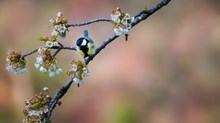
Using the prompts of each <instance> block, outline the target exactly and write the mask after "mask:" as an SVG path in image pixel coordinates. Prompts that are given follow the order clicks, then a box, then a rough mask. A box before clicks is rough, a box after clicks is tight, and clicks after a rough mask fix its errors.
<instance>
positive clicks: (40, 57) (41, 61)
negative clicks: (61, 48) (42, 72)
mask: <svg viewBox="0 0 220 123" xmlns="http://www.w3.org/2000/svg"><path fill="white" fill-rule="evenodd" d="M36 62H37V63H38V64H42V63H43V58H42V56H40V55H39V56H37V57H36Z"/></svg>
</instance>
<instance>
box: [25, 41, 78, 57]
mask: <svg viewBox="0 0 220 123" xmlns="http://www.w3.org/2000/svg"><path fill="white" fill-rule="evenodd" d="M59 44H60V43H59ZM38 49H39V48H36V49H34V50H32V51H30V52H28V53H25V54H22V56H21V59H25V57H27V56H29V55H32V54H33V53H35V52H37V51H38ZM51 49H57V51H56V52H57V53H58V52H59V51H60V50H62V49H64V50H76V47H71V46H63V45H62V46H61V45H60V46H53V47H51ZM58 50H59V51H58ZM56 52H55V53H56ZM55 53H54V54H53V56H54V57H55V56H56V54H57V53H56V54H55Z"/></svg>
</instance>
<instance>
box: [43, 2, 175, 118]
mask: <svg viewBox="0 0 220 123" xmlns="http://www.w3.org/2000/svg"><path fill="white" fill-rule="evenodd" d="M170 1H171V0H162V1H160V2H159V3H158V4H157V5H155V6H154V7H152V8H151V9H150V10H147V11H146V10H143V11H141V12H140V13H138V14H137V15H135V16H134V17H135V21H134V22H133V23H132V28H133V27H134V26H135V25H137V24H138V23H140V22H141V21H143V20H145V19H146V18H148V17H149V16H150V15H152V14H153V13H155V12H156V11H157V10H159V9H160V8H162V7H163V6H165V5H167V4H168V3H169V2H170ZM99 21H108V22H110V21H111V20H109V19H94V20H91V21H88V22H84V23H80V24H70V25H68V27H70V26H72V27H74V26H84V25H88V24H91V23H94V22H99ZM118 37H119V36H117V35H112V36H111V37H109V38H108V39H106V40H104V41H103V42H102V44H101V45H100V46H99V47H98V48H97V49H96V51H95V53H94V54H93V55H91V56H89V57H88V58H87V59H85V63H86V64H89V62H90V61H92V60H93V59H94V57H95V56H96V55H97V54H99V52H100V51H101V50H103V49H104V48H105V47H106V46H107V45H108V44H109V43H111V42H112V41H114V40H115V39H117V38H118ZM72 83H73V78H70V79H69V80H68V81H67V83H66V85H65V86H63V87H62V88H60V89H59V90H58V91H57V93H56V94H55V96H54V98H53V100H52V101H51V102H50V105H49V108H48V112H47V114H46V118H48V119H49V118H50V116H51V114H52V112H53V110H54V108H55V107H56V103H57V102H58V101H59V100H60V99H61V98H62V97H63V96H64V95H65V93H66V92H67V91H68V89H69V87H70V86H71V84H72Z"/></svg>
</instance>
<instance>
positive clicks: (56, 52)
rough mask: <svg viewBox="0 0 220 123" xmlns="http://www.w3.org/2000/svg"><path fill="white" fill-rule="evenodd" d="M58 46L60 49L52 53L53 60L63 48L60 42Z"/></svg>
mask: <svg viewBox="0 0 220 123" xmlns="http://www.w3.org/2000/svg"><path fill="white" fill-rule="evenodd" d="M58 44H59V45H60V47H59V48H58V49H57V50H56V51H55V52H54V54H53V55H52V57H53V58H55V57H56V55H57V54H58V53H59V52H60V51H61V50H62V48H63V44H61V43H60V42H58Z"/></svg>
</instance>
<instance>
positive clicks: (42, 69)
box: [39, 66, 47, 73]
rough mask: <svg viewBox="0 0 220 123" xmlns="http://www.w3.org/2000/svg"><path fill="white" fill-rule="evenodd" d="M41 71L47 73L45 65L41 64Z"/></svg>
mask: <svg viewBox="0 0 220 123" xmlns="http://www.w3.org/2000/svg"><path fill="white" fill-rule="evenodd" d="M39 71H40V72H42V73H46V72H47V69H46V68H45V67H43V66H41V67H40V69H39Z"/></svg>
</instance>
